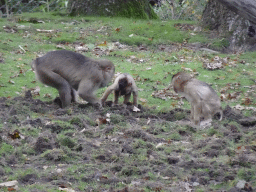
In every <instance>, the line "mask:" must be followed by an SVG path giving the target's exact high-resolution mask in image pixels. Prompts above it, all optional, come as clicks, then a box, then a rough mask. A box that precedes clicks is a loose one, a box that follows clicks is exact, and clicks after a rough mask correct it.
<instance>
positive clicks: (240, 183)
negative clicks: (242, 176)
mask: <svg viewBox="0 0 256 192" xmlns="http://www.w3.org/2000/svg"><path fill="white" fill-rule="evenodd" d="M245 183H246V181H245V180H239V181H238V183H237V184H236V187H237V188H239V189H243V188H244V186H245Z"/></svg>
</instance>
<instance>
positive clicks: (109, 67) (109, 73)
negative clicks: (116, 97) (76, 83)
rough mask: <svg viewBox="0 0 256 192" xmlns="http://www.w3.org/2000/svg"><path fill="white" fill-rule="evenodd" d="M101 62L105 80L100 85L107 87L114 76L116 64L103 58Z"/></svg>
mask: <svg viewBox="0 0 256 192" xmlns="http://www.w3.org/2000/svg"><path fill="white" fill-rule="evenodd" d="M99 62H100V64H101V65H100V67H101V70H102V72H103V76H104V79H105V81H102V84H101V85H100V87H105V86H107V85H108V84H109V82H110V81H111V79H112V78H113V77H114V74H115V66H114V64H113V63H112V62H111V61H108V60H101V61H99Z"/></svg>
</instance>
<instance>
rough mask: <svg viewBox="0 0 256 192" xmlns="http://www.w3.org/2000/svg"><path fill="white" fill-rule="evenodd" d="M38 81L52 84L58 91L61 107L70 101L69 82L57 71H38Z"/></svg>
mask: <svg viewBox="0 0 256 192" xmlns="http://www.w3.org/2000/svg"><path fill="white" fill-rule="evenodd" d="M40 81H41V82H42V83H44V84H46V85H49V86H52V87H54V88H56V89H58V91H59V95H60V100H61V105H62V106H61V107H62V108H65V107H67V106H68V105H70V103H71V88H70V85H69V83H68V82H67V81H66V80H65V79H64V78H62V77H61V76H60V75H58V74H57V73H54V72H52V71H50V72H47V73H46V72H44V71H40Z"/></svg>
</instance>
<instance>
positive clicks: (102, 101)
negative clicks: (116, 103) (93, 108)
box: [101, 84, 116, 105]
mask: <svg viewBox="0 0 256 192" xmlns="http://www.w3.org/2000/svg"><path fill="white" fill-rule="evenodd" d="M115 89H116V85H115V84H112V85H110V86H109V87H108V88H107V90H106V91H105V93H104V94H103V96H102V98H101V103H102V105H104V103H105V101H106V100H107V98H108V96H109V94H110V93H111V92H112V91H113V90H115Z"/></svg>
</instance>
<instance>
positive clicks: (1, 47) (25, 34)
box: [0, 13, 256, 110]
mask: <svg viewBox="0 0 256 192" xmlns="http://www.w3.org/2000/svg"><path fill="white" fill-rule="evenodd" d="M31 18H34V19H36V20H38V21H43V22H44V23H32V22H30V20H31ZM175 23H189V24H195V22H193V21H160V20H148V21H147V20H136V19H128V18H107V17H67V16H59V15H58V14H52V13H30V14H28V13H25V14H22V15H15V16H13V18H11V19H9V20H7V19H3V18H2V19H0V34H1V36H2V38H1V43H0V52H1V53H2V55H1V57H2V58H4V64H1V65H0V69H1V70H0V96H5V97H14V96H17V95H23V94H24V92H25V90H26V89H31V88H34V87H36V86H39V87H40V92H39V93H40V96H38V97H37V98H39V99H42V100H52V99H53V98H54V97H55V96H56V95H57V94H58V92H57V91H56V90H55V89H53V88H50V87H46V86H44V85H42V84H41V83H38V82H35V75H34V73H33V72H32V71H31V69H30V63H31V61H32V60H33V59H35V58H36V56H37V55H38V54H44V53H46V52H48V51H50V50H56V49H57V48H56V45H57V44H59V43H61V44H62V45H63V46H64V47H65V48H66V49H69V50H74V47H73V46H71V45H72V43H74V42H79V43H82V44H86V45H88V47H89V51H88V52H87V53H85V55H86V56H91V57H95V55H94V54H93V52H92V50H93V49H94V48H95V47H96V46H97V45H100V44H103V43H104V42H105V41H106V46H99V47H101V48H102V49H105V48H110V47H111V46H113V45H112V42H116V41H118V42H120V43H122V44H126V45H129V46H131V48H130V49H116V50H114V51H112V52H110V53H109V55H108V56H105V55H103V56H102V57H103V58H106V59H109V60H111V61H113V63H114V64H115V66H116V71H117V72H128V73H130V74H131V75H133V76H134V77H136V79H137V81H136V83H137V86H138V87H139V89H140V91H139V98H142V99H145V100H146V103H145V105H149V106H155V107H157V109H158V110H161V109H165V110H166V108H167V109H168V108H172V107H173V104H177V101H170V100H169V99H167V100H162V99H158V98H153V97H152V96H151V94H152V92H154V91H155V90H160V89H163V88H165V87H167V86H168V85H169V84H170V81H171V77H172V75H173V74H174V73H176V72H178V71H180V70H182V68H190V69H192V70H194V71H197V72H198V73H199V75H198V77H197V78H198V79H199V80H202V81H205V82H207V83H209V84H211V85H212V86H213V88H214V89H215V90H216V91H218V92H220V90H221V89H222V88H223V87H225V86H226V85H227V84H230V83H232V84H233V83H238V84H239V86H238V87H237V90H236V89H228V90H227V92H228V93H232V92H235V91H241V97H240V98H239V99H238V100H236V102H237V103H242V102H243V99H244V98H245V95H246V92H247V91H248V90H249V88H248V87H244V86H250V85H253V84H255V78H254V77H255V75H256V72H255V70H254V69H255V67H254V65H255V61H254V60H255V58H256V55H255V53H243V54H241V55H225V54H221V55H220V56H221V57H227V56H228V57H230V58H231V59H232V60H234V62H235V63H236V67H234V66H225V67H224V68H223V69H220V70H214V71H208V70H205V69H204V68H203V67H202V61H201V59H200V57H201V56H202V55H201V54H202V53H200V52H193V51H190V50H189V49H187V48H185V47H182V46H181V48H180V49H179V50H178V51H172V52H162V51H158V50H157V47H158V45H160V44H162V45H166V46H168V45H170V44H171V43H175V44H180V43H182V42H184V41H188V42H191V43H193V42H201V43H209V42H210V41H211V40H212V39H209V38H208V37H207V33H203V32H200V33H199V32H198V33H196V32H193V33H194V34H196V35H191V32H190V31H180V30H178V29H176V28H175V27H174V24H175ZM3 26H10V27H14V28H16V29H17V30H18V31H17V33H7V32H5V31H4V28H3ZM37 29H41V30H54V32H52V33H41V32H37ZM131 34H133V36H131V37H129V36H130V35H131ZM222 41H223V40H222V39H215V40H214V42H216V43H215V46H217V47H219V48H221V47H223V46H224V44H225V43H224V44H223V42H222ZM137 45H143V46H147V50H146V51H144V50H142V51H136V46H137ZM21 47H22V48H21ZM22 49H24V50H25V51H26V52H25V53H24V51H23V50H22ZM131 56H134V57H136V59H137V62H132V63H131V62H129V61H128V60H127V59H130V57H131ZM207 56H208V58H209V59H212V58H213V57H214V55H211V54H208V55H207ZM180 58H184V61H181V59H180ZM141 59H142V60H143V62H140V61H139V60H141ZM242 60H245V62H246V64H241V63H239V61H242ZM104 90H105V89H101V90H99V91H98V96H100V95H101V94H102V93H103V92H104ZM110 98H111V97H110ZM249 98H250V99H251V100H252V103H254V104H255V97H253V95H252V96H249ZM139 103H140V101H139ZM143 104H144V103H143ZM226 104H231V105H234V103H232V102H229V101H227V102H225V104H223V106H225V105H226ZM185 106H186V107H189V105H188V103H187V102H186V101H185Z"/></svg>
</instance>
